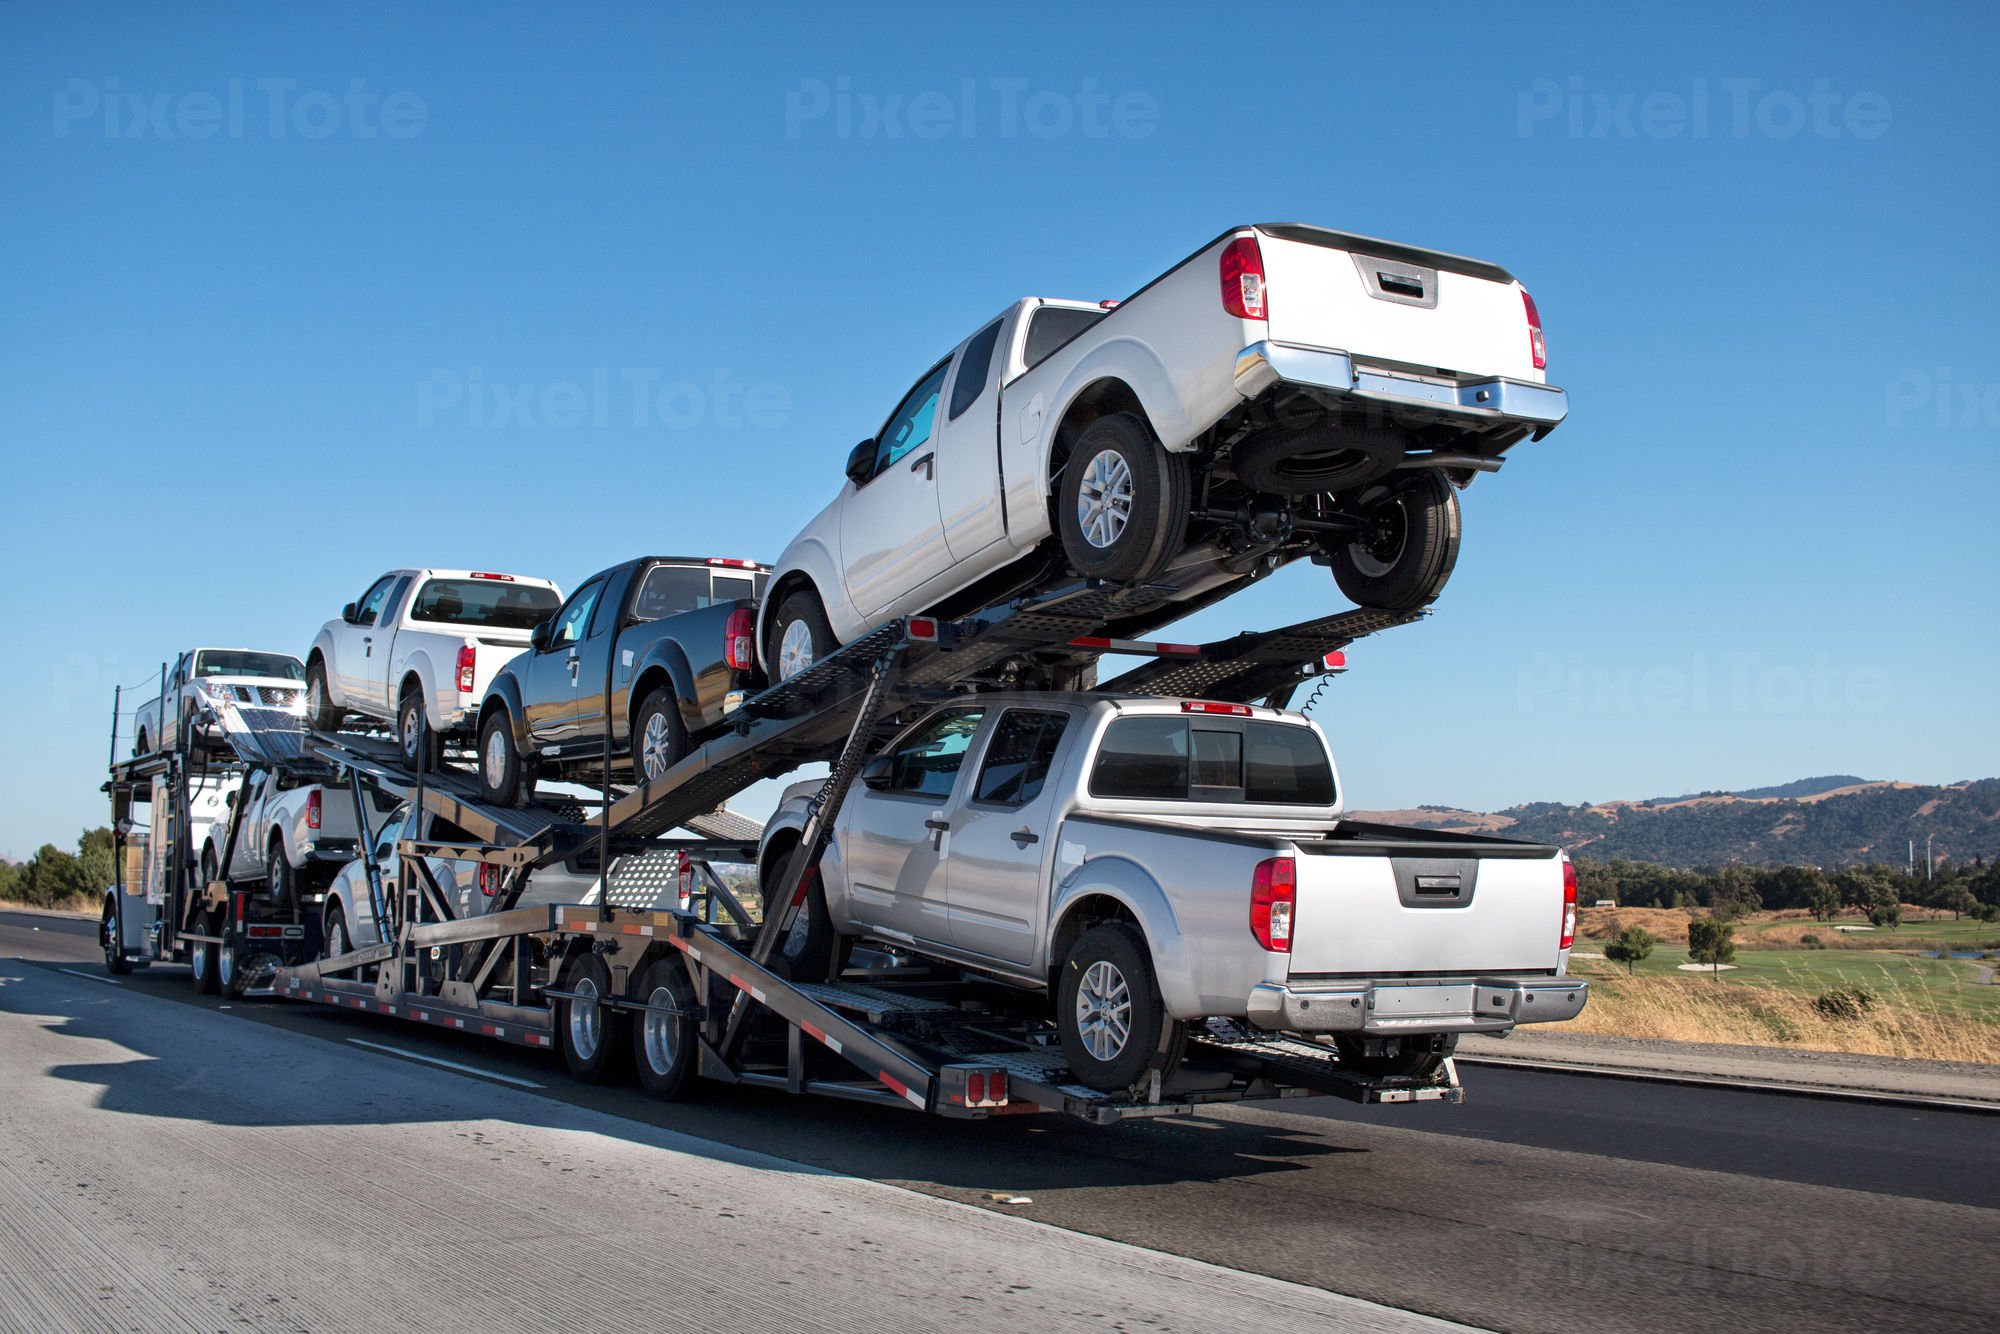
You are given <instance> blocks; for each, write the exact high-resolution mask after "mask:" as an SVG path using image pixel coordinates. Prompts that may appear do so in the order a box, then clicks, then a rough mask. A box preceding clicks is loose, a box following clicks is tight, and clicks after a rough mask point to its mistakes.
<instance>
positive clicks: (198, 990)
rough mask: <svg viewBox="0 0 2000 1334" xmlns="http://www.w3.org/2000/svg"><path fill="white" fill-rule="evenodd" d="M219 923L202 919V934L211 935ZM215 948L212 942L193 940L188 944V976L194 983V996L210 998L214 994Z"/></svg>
mask: <svg viewBox="0 0 2000 1334" xmlns="http://www.w3.org/2000/svg"><path fill="white" fill-rule="evenodd" d="M218 925H220V924H219V923H215V922H210V921H209V920H207V919H206V918H204V919H202V922H201V929H202V932H203V934H209V933H212V932H213V931H214V930H215V928H216V927H217V926H218ZM216 963H217V960H216V948H215V942H214V941H212V940H195V941H190V942H189V943H188V976H189V977H190V978H191V979H192V980H193V981H194V989H195V994H196V995H199V996H212V995H214V994H215V987H216V982H215V973H216Z"/></svg>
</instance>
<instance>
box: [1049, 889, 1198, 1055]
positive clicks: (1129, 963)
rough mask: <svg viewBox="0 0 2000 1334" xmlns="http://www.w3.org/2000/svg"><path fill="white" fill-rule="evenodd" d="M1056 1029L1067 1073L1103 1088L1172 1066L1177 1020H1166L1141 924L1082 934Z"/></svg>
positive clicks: (1065, 977) (1068, 965)
mask: <svg viewBox="0 0 2000 1334" xmlns="http://www.w3.org/2000/svg"><path fill="white" fill-rule="evenodd" d="M1056 1030H1057V1032H1058V1034H1059V1035H1060V1037H1061V1039H1062V1046H1063V1054H1064V1055H1065V1056H1067V1057H1068V1058H1069V1068H1070V1073H1072V1074H1073V1075H1075V1076H1076V1078H1077V1080H1078V1082H1080V1083H1082V1084H1086V1085H1088V1086H1089V1087H1091V1088H1094V1089H1098V1090H1100V1091H1102V1092H1105V1093H1115V1092H1118V1091H1120V1090H1122V1089H1129V1088H1131V1087H1132V1086H1133V1085H1135V1084H1137V1083H1138V1082H1139V1081H1140V1080H1141V1079H1143V1078H1144V1077H1145V1075H1146V1073H1147V1071H1149V1070H1153V1069H1163V1070H1165V1068H1166V1067H1168V1066H1170V1065H1171V1063H1172V1059H1173V1058H1174V1056H1175V1055H1177V1053H1178V1052H1179V1050H1180V1046H1181V1043H1180V1037H1181V1033H1180V1025H1179V1024H1178V1023H1170V1022H1169V1021H1168V1019H1167V1012H1166V1006H1165V1005H1164V1004H1163V1003H1162V1002H1161V1000H1160V988H1159V983H1158V982H1157V981H1155V980H1154V977H1153V966H1152V963H1151V961H1150V960H1149V959H1148V958H1147V953H1146V938H1145V936H1144V935H1143V934H1141V932H1140V930H1139V928H1138V927H1136V926H1134V925H1133V924H1132V923H1130V922H1100V923H1099V924H1098V925H1096V926H1093V927H1091V928H1090V929H1089V930H1088V931H1085V932H1084V933H1083V934H1082V935H1081V936H1079V937H1078V938H1077V941H1076V944H1075V945H1073V946H1071V947H1070V952H1069V957H1068V958H1067V959H1065V960H1064V961H1063V968H1062V979H1061V981H1060V983H1059V984H1058V985H1057V988H1056ZM1167 1072H1168V1073H1170V1071H1167Z"/></svg>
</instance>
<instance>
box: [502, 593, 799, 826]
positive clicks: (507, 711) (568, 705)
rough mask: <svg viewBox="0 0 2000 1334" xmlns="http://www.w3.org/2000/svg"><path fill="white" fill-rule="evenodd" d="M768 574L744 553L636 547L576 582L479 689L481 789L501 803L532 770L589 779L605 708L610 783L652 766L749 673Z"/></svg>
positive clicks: (732, 701) (675, 756)
mask: <svg viewBox="0 0 2000 1334" xmlns="http://www.w3.org/2000/svg"><path fill="white" fill-rule="evenodd" d="M769 579H770V568H769V567H768V566H764V565H759V564H757V563H756V562H755V561H743V560H723V559H720V558H706V559H704V558H689V557H676V556H644V557H641V558H640V559H638V560H629V561H626V562H625V563H624V564H622V565H614V566H612V567H611V568H610V569H608V570H605V571H603V572H601V573H599V574H595V575H592V576H591V577H590V578H588V579H586V580H584V582H583V584H582V586H581V587H579V588H578V589H577V590H576V592H574V593H572V594H570V596H569V600H568V601H567V602H565V603H563V605H562V607H561V608H560V609H559V610H558V611H557V612H556V614H555V615H554V616H552V617H550V618H549V619H548V620H546V621H543V622H542V623H541V624H540V625H538V626H536V627H535V631H534V635H533V638H532V641H531V644H530V647H529V649H528V651H527V652H526V653H523V654H522V655H521V656H520V657H518V658H515V659H514V660H513V661H512V662H511V663H509V664H508V665H507V666H506V668H504V669H503V670H502V671H501V672H500V673H499V674H498V675H497V676H495V677H494V678H493V684H492V685H490V686H489V687H487V691H486V698H485V700H484V702H482V704H481V705H480V709H479V782H480V786H481V787H482V788H483V789H484V790H485V794H486V797H487V799H488V800H489V801H494V802H498V803H500V804H502V805H511V804H513V803H514V802H515V801H516V800H518V799H519V798H520V797H521V796H523V795H524V794H531V793H532V792H533V791H534V786H535V783H536V781H537V780H538V779H539V778H540V777H543V776H546V777H550V778H577V779H583V780H589V779H593V778H598V777H601V776H602V773H603V763H604V733H605V728H606V719H607V712H608V716H609V726H610V730H611V751H612V764H613V769H612V775H611V776H612V780H613V781H631V782H645V781H648V780H651V779H654V778H658V777H659V776H660V775H661V774H663V773H665V772H666V771H667V770H668V769H669V768H671V767H672V766H673V765H674V764H675V763H676V762H678V761H679V760H680V758H681V757H682V756H683V755H685V754H686V753H687V750H688V738H689V737H691V736H694V735H696V734H698V733H700V732H702V731H704V730H706V729H708V728H710V727H713V726H715V725H716V724H717V723H719V722H721V721H722V717H723V715H724V714H725V713H727V712H728V711H729V710H730V709H732V708H734V707H735V705H736V704H737V702H738V701H740V700H741V699H742V698H743V696H744V694H745V692H746V691H754V689H755V688H756V687H757V686H758V685H759V684H760V683H761V680H762V678H761V677H759V676H757V670H758V669H757V663H756V649H755V637H756V626H757V603H758V601H759V599H761V598H762V597H763V595H764V586H765V584H766V582H767V581H768V580H769ZM607 685H608V689H607ZM607 695H608V702H609V706H610V707H609V709H608V711H607V709H606V703H607Z"/></svg>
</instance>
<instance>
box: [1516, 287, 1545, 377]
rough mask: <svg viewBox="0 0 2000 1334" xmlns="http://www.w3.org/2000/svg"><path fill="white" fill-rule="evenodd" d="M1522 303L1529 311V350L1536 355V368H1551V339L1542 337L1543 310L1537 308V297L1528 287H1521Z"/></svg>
mask: <svg viewBox="0 0 2000 1334" xmlns="http://www.w3.org/2000/svg"><path fill="white" fill-rule="evenodd" d="M1521 304H1522V305H1523V306H1525V307H1526V308H1527V311H1528V351H1530V352H1532V353H1534V355H1535V369H1536V370H1538V371H1545V370H1547V369H1548V368H1549V340H1548V339H1546V338H1544V337H1542V312H1540V311H1539V310H1536V309H1535V298H1533V297H1531V296H1529V295H1528V291H1527V289H1526V288H1522V289H1521Z"/></svg>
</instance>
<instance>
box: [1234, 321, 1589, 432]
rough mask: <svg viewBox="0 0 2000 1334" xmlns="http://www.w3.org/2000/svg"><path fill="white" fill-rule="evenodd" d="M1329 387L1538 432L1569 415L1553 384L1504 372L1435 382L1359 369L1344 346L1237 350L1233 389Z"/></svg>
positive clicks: (1251, 393)
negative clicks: (1282, 385) (1511, 376)
mask: <svg viewBox="0 0 2000 1334" xmlns="http://www.w3.org/2000/svg"><path fill="white" fill-rule="evenodd" d="M1281 382H1282V383H1285V384H1297V385H1307V386H1310V387H1311V388H1315V389H1326V390H1331V391H1332V392H1333V393H1336V394H1342V395H1345V396H1347V397H1349V398H1356V399H1361V400H1363V401H1365V402H1370V403H1381V404H1385V405H1387V406H1391V407H1404V408H1420V409H1423V410H1425V411H1428V412H1439V413H1445V414H1447V415H1450V416H1456V417H1466V418H1470V419H1473V420H1477V421H1480V422H1488V423H1490V422H1500V421H1508V422H1523V423H1528V424H1531V425H1533V426H1534V427H1535V428H1536V432H1537V434H1538V435H1539V434H1542V433H1545V432H1547V431H1549V430H1552V429H1553V428H1554V427H1555V426H1556V425H1557V424H1558V423H1560V422H1561V421H1562V419H1563V418H1564V417H1566V416H1568V415H1569V395H1568V394H1567V393H1565V392H1563V391H1562V390H1560V389H1558V388H1556V387H1555V386H1554V385H1547V384H1535V383H1533V382H1532V381H1529V380H1513V379H1509V378H1507V377H1506V376H1504V375H1501V376H1494V377H1493V378H1492V379H1488V380H1475V381H1468V382H1464V383H1439V382H1437V381H1434V380H1417V379H1412V378H1409V377H1407V376H1401V375H1388V374H1384V373H1383V372H1381V371H1372V370H1366V369H1358V368H1356V366H1355V364H1354V358H1352V357H1350V356H1349V355H1348V354H1347V353H1345V352H1334V351H1329V350H1327V349H1325V348H1317V347H1298V346H1295V345H1293V344H1290V343H1273V342H1258V343H1252V344H1251V345H1250V346H1248V347H1246V348H1244V349H1243V350H1242V351H1241V352H1239V353H1237V354H1236V391H1237V392H1238V393H1240V394H1242V395H1243V397H1245V398H1255V397H1257V395H1259V394H1261V393H1263V392H1264V391H1265V390H1266V389H1269V388H1270V387H1271V386H1272V385H1275V384H1278V383H1281Z"/></svg>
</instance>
